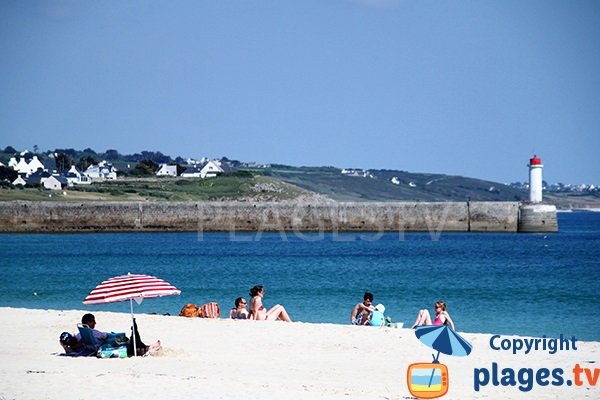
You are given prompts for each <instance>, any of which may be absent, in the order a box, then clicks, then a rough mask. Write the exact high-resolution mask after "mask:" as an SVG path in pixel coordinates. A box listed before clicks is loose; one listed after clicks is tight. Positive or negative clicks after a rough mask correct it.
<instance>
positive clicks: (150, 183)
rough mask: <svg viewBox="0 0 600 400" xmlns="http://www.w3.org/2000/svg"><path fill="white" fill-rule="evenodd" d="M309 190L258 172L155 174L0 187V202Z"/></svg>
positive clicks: (255, 195) (289, 194)
mask: <svg viewBox="0 0 600 400" xmlns="http://www.w3.org/2000/svg"><path fill="white" fill-rule="evenodd" d="M306 193H307V192H306V191H305V190H303V189H300V188H298V187H295V186H294V185H291V184H287V183H284V182H281V181H280V180H278V179H274V178H270V177H265V176H259V175H255V176H249V177H236V176H219V177H216V178H211V179H199V178H169V177H164V178H154V177H153V178H123V179H118V180H115V181H104V182H97V183H93V184H92V185H80V186H74V187H72V188H69V189H67V190H66V191H64V192H63V191H51V190H45V189H39V188H24V189H18V188H11V189H5V188H3V189H0V201H9V200H32V201H34V200H50V201H90V200H103V201H202V200H205V201H206V200H253V201H281V200H287V199H293V198H296V197H298V196H300V195H302V194H306Z"/></svg>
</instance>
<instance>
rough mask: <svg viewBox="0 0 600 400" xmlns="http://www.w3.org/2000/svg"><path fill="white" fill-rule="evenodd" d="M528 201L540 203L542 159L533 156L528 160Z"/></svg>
mask: <svg viewBox="0 0 600 400" xmlns="http://www.w3.org/2000/svg"><path fill="white" fill-rule="evenodd" d="M528 167H529V201H530V202H532V203H541V202H542V168H543V167H544V166H543V165H542V159H541V158H539V157H538V156H536V155H534V156H533V158H530V159H529V164H528Z"/></svg>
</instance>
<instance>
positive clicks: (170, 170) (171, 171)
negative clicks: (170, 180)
mask: <svg viewBox="0 0 600 400" xmlns="http://www.w3.org/2000/svg"><path fill="white" fill-rule="evenodd" d="M156 175H157V176H177V165H168V164H160V167H159V168H158V170H157V171H156Z"/></svg>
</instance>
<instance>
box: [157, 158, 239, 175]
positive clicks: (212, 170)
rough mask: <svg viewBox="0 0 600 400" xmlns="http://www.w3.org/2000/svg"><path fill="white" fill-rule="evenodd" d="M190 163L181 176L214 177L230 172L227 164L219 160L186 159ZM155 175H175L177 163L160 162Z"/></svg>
mask: <svg viewBox="0 0 600 400" xmlns="http://www.w3.org/2000/svg"><path fill="white" fill-rule="evenodd" d="M188 164H190V165H189V166H188V167H187V168H186V169H185V170H184V171H183V172H182V173H181V175H180V176H181V177H183V178H202V179H205V178H214V177H215V176H217V175H218V174H226V173H229V172H231V167H230V166H229V164H227V163H224V162H221V161H219V160H208V161H205V160H203V161H200V162H195V161H194V160H188ZM156 175H157V176H177V165H169V164H161V165H160V167H159V168H158V170H157V171H156Z"/></svg>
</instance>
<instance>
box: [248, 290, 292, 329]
mask: <svg viewBox="0 0 600 400" xmlns="http://www.w3.org/2000/svg"><path fill="white" fill-rule="evenodd" d="M264 295H265V289H264V288H263V287H262V286H261V285H256V286H254V287H252V288H251V289H250V296H252V298H251V299H250V316H251V318H252V319H256V320H259V321H266V320H269V321H275V320H278V319H280V320H282V321H285V322H292V319H291V318H290V316H289V315H288V313H287V311H286V310H285V307H283V306H282V305H281V304H276V305H274V306H273V307H271V308H270V309H269V310H267V309H266V308H265V307H264V306H263V304H262V298H263V296H264Z"/></svg>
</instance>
